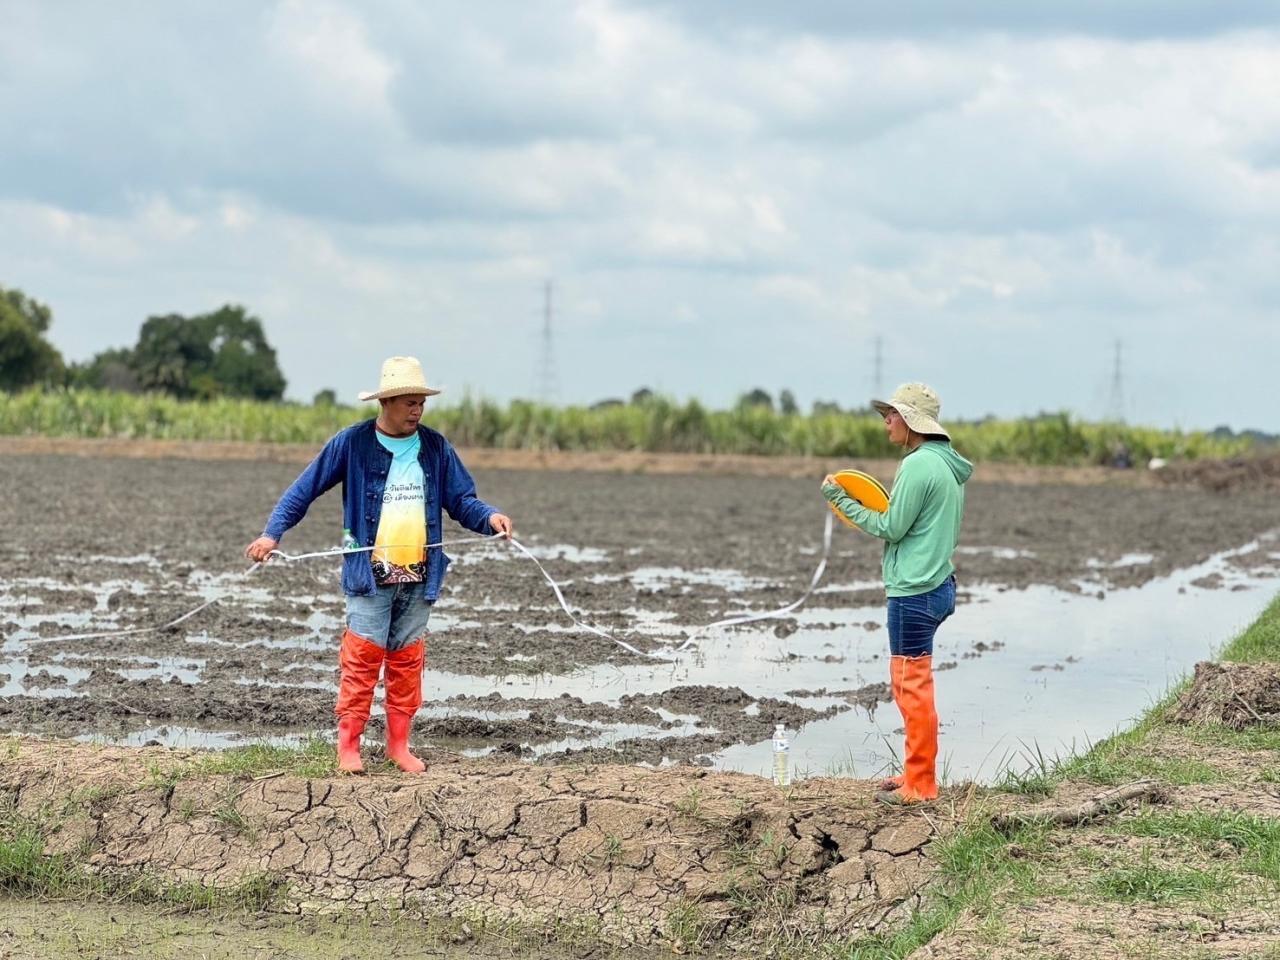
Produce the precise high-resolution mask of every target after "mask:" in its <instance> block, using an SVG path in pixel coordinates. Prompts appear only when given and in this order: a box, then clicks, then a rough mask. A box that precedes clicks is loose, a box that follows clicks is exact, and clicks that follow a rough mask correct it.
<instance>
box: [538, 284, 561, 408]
mask: <svg viewBox="0 0 1280 960" xmlns="http://www.w3.org/2000/svg"><path fill="white" fill-rule="evenodd" d="M537 390H538V399H539V400H541V401H542V402H543V403H545V404H552V403H554V402H555V400H556V396H557V394H558V393H559V382H558V379H557V377H556V357H555V350H554V346H553V343H552V339H551V281H550V280H547V281H546V282H545V283H544V284H543V285H542V351H541V357H540V360H539V364H538V384H537Z"/></svg>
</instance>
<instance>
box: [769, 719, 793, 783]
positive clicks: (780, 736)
mask: <svg viewBox="0 0 1280 960" xmlns="http://www.w3.org/2000/svg"><path fill="white" fill-rule="evenodd" d="M790 752H791V741H789V740H788V739H787V728H786V727H785V726H784V725H783V724H781V723H779V724H778V725H776V726H775V727H774V728H773V782H774V785H775V786H779V787H785V786H786V785H787V784H788V782H790V778H789V776H788V774H787V754H788V753H790Z"/></svg>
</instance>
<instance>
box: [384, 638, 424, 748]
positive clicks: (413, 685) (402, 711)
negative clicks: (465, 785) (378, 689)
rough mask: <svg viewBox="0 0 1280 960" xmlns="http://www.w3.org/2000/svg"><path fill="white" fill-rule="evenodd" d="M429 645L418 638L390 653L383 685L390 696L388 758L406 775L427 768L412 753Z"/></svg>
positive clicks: (388, 707)
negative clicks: (414, 721) (423, 671)
mask: <svg viewBox="0 0 1280 960" xmlns="http://www.w3.org/2000/svg"><path fill="white" fill-rule="evenodd" d="M426 658H427V642H426V640H425V639H424V638H422V637H419V638H418V639H417V640H415V641H413V643H411V644H409V645H408V646H407V647H401V648H400V649H399V650H396V651H394V652H392V653H388V654H387V660H386V673H385V675H384V677H383V686H384V687H385V689H386V694H387V759H389V760H392V761H394V762H395V764H396V766H398V767H399V768H400V769H401V770H403V771H404V772H405V773H422V772H423V771H424V770H426V769H427V765H426V764H425V763H423V762H422V761H421V760H419V759H418V758H417V757H415V756H414V755H413V754H412V753H410V752H409V731H410V730H411V729H412V727H413V715H414V714H415V713H417V712H418V708H419V707H420V706H422V665H423V664H424V663H425V662H426Z"/></svg>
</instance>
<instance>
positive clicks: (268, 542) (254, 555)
mask: <svg viewBox="0 0 1280 960" xmlns="http://www.w3.org/2000/svg"><path fill="white" fill-rule="evenodd" d="M277 546H278V544H277V542H276V541H275V540H272V539H271V538H270V537H259V538H258V539H257V540H255V541H253V543H251V544H249V545H248V546H247V547H245V548H244V555H245V556H246V557H248V558H249V559H250V560H252V561H254V562H255V563H264V562H266V559H267V557H269V556H271V551H272V550H274V549H275V548H276V547H277Z"/></svg>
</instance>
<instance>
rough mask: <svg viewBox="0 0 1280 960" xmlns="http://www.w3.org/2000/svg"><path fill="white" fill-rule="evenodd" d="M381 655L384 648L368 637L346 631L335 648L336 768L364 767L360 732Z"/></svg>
mask: <svg viewBox="0 0 1280 960" xmlns="http://www.w3.org/2000/svg"><path fill="white" fill-rule="evenodd" d="M385 657H386V651H385V650H383V649H382V648H381V647H380V646H378V645H377V644H376V643H374V642H373V641H372V640H366V639H365V638H364V637H362V636H360V635H359V634H355V633H352V632H351V631H350V630H347V631H346V632H345V633H343V635H342V646H341V648H340V649H339V651H338V665H339V667H340V668H341V671H342V673H341V678H340V679H339V681H338V703H337V705H336V706H335V707H334V711H333V712H334V713H336V714H337V715H338V769H339V770H343V771H345V772H347V773H360V772H361V771H362V770H364V764H363V763H361V761H360V734H362V733H364V725H365V724H366V723H368V721H369V708H370V707H371V706H372V705H373V688H374V687H376V686H377V685H378V674H379V673H380V672H381V671H382V661H383V659H384V658H385Z"/></svg>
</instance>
